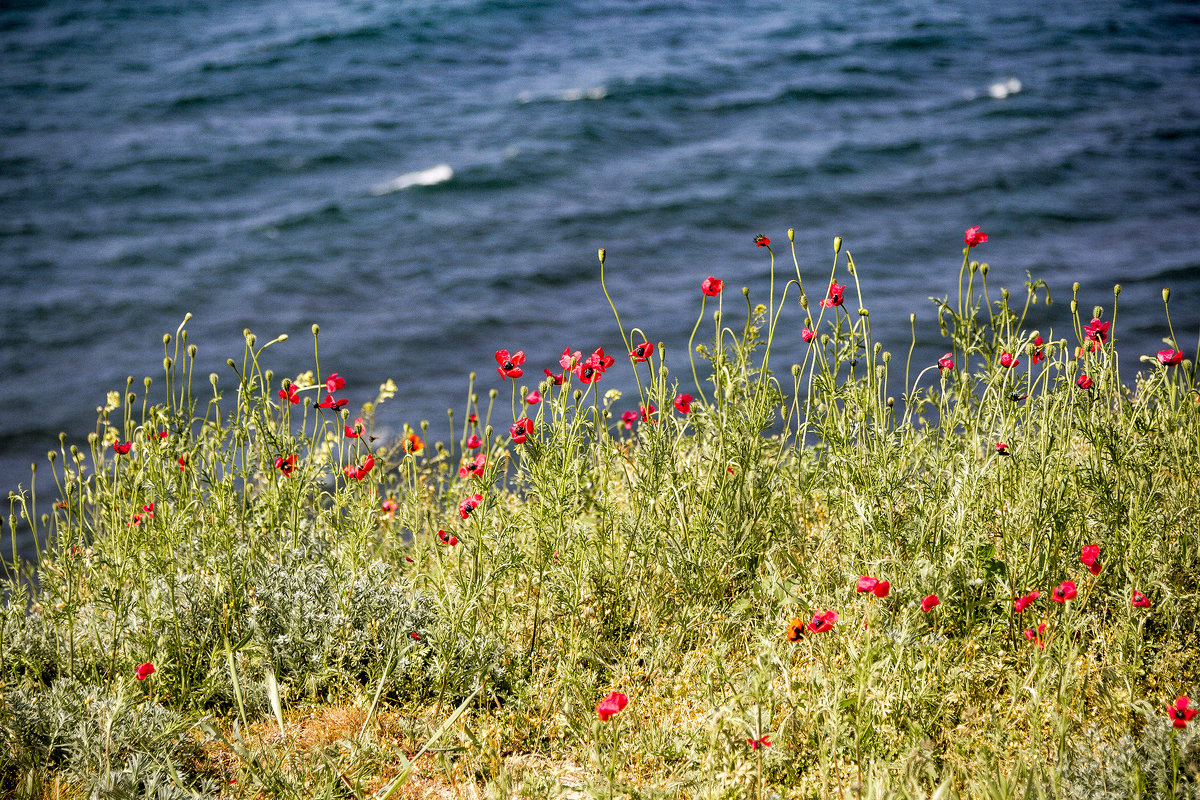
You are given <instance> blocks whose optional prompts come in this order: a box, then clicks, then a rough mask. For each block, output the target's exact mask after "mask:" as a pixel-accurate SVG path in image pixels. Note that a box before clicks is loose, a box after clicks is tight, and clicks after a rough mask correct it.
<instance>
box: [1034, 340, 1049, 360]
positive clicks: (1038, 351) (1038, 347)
mask: <svg viewBox="0 0 1200 800" xmlns="http://www.w3.org/2000/svg"><path fill="white" fill-rule="evenodd" d="M1044 344H1045V342H1043V341H1042V337H1041V336H1035V337H1033V365H1034V366H1035V367H1036V366H1037V365H1038V364H1039V363H1041V362H1043V361H1045V360H1046V353H1045V350H1046V348H1045V347H1043V346H1042V345H1044Z"/></svg>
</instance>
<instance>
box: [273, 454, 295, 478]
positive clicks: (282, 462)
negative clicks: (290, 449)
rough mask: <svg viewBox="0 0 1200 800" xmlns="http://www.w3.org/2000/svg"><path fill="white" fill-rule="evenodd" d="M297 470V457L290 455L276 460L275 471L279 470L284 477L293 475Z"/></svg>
mask: <svg viewBox="0 0 1200 800" xmlns="http://www.w3.org/2000/svg"><path fill="white" fill-rule="evenodd" d="M295 468H296V456H295V455H294V454H293V455H290V456H288V457H287V458H284V457H283V456H278V457H277V458H276V459H275V469H277V470H279V471H280V472H282V473H283V474H284V476H287V475H291V474H292V470H294V469H295Z"/></svg>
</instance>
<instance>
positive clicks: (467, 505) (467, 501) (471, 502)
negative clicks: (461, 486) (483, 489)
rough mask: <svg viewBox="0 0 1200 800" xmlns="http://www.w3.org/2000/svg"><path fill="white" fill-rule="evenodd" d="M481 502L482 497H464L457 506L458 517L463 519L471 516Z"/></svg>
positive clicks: (475, 495) (478, 495) (477, 495)
mask: <svg viewBox="0 0 1200 800" xmlns="http://www.w3.org/2000/svg"><path fill="white" fill-rule="evenodd" d="M482 502H483V495H481V494H473V495H471V496H469V497H464V498H463V499H462V500H461V501H460V502H459V504H458V515H459V516H460V517H462V518H463V519H466V518H467V517H469V516H471V512H472V511H474V510H475V509H477V508H479V504H480V503H482Z"/></svg>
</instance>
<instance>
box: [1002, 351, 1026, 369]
mask: <svg viewBox="0 0 1200 800" xmlns="http://www.w3.org/2000/svg"><path fill="white" fill-rule="evenodd" d="M1000 366H1002V367H1004V368H1005V369H1012V368H1013V367H1019V366H1021V360H1020V359H1019V358H1015V357H1014V356H1013V354H1012V353H1009V352H1004V353H1001V354H1000Z"/></svg>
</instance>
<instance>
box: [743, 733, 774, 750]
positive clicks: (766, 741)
mask: <svg viewBox="0 0 1200 800" xmlns="http://www.w3.org/2000/svg"><path fill="white" fill-rule="evenodd" d="M746 744H748V745H750V749H751V750H757V749H758V748H760V747H770V746H771V734H769V733H764V734H763V735H762V736H760V737H758V738H757V739H752V738H747V739H746Z"/></svg>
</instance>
